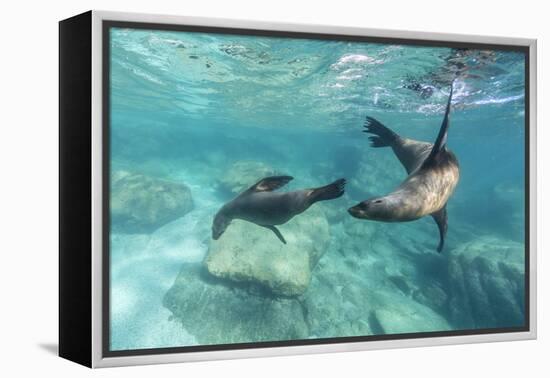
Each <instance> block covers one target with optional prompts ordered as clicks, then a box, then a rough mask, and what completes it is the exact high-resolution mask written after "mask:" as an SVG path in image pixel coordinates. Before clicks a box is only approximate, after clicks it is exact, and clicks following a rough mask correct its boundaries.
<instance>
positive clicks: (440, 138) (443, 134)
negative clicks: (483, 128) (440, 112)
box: [422, 80, 454, 166]
mask: <svg viewBox="0 0 550 378" xmlns="http://www.w3.org/2000/svg"><path fill="white" fill-rule="evenodd" d="M453 84H454V80H453V81H452V83H451V91H450V93H449V99H448V100H447V107H446V108H445V116H444V117H443V122H442V123H441V128H440V129H439V134H437V139H436V140H435V143H434V145H433V147H432V151H431V152H430V155H428V157H427V158H426V160H424V163H422V166H430V165H431V164H433V162H434V161H437V156H438V155H439V152H441V151H442V150H443V149H445V146H446V145H447V133H448V132H449V114H450V113H451V100H452V99H453Z"/></svg>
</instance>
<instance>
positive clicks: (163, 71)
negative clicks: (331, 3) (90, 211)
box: [110, 28, 525, 350]
mask: <svg viewBox="0 0 550 378" xmlns="http://www.w3.org/2000/svg"><path fill="white" fill-rule="evenodd" d="M524 68H525V66H524V57H523V54H520V53H517V52H506V51H477V50H456V49H451V48H440V47H420V46H402V45H388V44H375V43H358V42H337V41H322V40H304V39H284V38H266V37H250V36H238V35H220V34H204V33H191V32H165V31H151V30H132V29H118V28H115V29H112V30H111V124H110V126H111V217H112V225H111V236H110V240H111V249H110V266H111V277H110V301H111V304H110V314H111V316H110V317H111V324H110V335H111V345H110V347H111V349H112V350H128V349H142V348H156V347H177V346H190V345H207V344H228V343H242V342H254V341H279V340H295V339H309V338H330V337H343V336H365V335H381V334H399V333H414V332H426V331H453V330H464V329H486V328H507V327H519V326H522V325H523V324H524V320H525V319H524V318H525V314H524V301H525V299H524V277H525V275H524V272H525V269H524V236H525V235H524V222H525V220H524V195H525V193H524V174H525V172H524V164H525V162H524V152H525V151H524V140H525V131H524V122H525V112H524V107H525V98H524V90H525V81H524ZM455 76H458V78H457V79H456V82H455V93H454V96H453V101H452V103H453V109H452V112H451V129H450V132H449V136H448V147H449V148H450V149H451V150H452V151H453V152H454V153H455V154H456V156H457V157H458V160H459V162H460V169H461V171H460V173H461V177H460V182H459V184H458V186H457V188H456V191H455V193H454V195H453V196H452V197H451V199H450V201H449V203H448V205H447V208H448V214H449V231H448V234H447V239H446V245H445V248H444V250H443V252H442V253H441V254H439V253H437V252H436V247H437V243H438V240H439V239H438V238H439V235H438V231H437V227H436V225H435V223H434V222H433V220H432V219H431V217H424V218H422V219H420V220H416V221H413V222H407V223H379V222H374V221H365V220H359V219H355V218H352V217H351V216H349V214H348V213H347V211H346V210H347V209H348V208H349V207H351V206H353V205H355V204H357V203H358V202H360V201H363V200H365V199H368V198H370V197H373V196H379V195H384V194H386V193H389V192H390V191H392V190H393V189H395V187H397V185H399V183H400V182H401V181H403V180H404V179H405V177H406V173H405V171H404V169H403V168H402V166H401V165H400V163H399V161H398V160H397V159H396V157H395V156H394V155H393V153H392V151H391V149H389V148H372V147H370V144H369V142H368V138H367V136H366V135H365V134H363V133H362V132H361V129H362V125H363V122H364V119H365V116H367V115H368V116H372V117H375V118H377V119H379V120H380V121H381V122H383V123H384V124H385V125H386V126H388V127H390V128H391V129H393V130H394V131H395V132H397V133H399V134H400V135H402V136H405V137H408V138H413V139H417V140H422V141H428V142H433V141H434V140H435V137H436V136H437V132H438V131H439V127H440V125H441V121H442V118H443V112H444V108H445V104H446V100H447V96H448V93H449V85H450V82H451V80H452V78H453V77H455ZM275 174H285V175H291V176H293V177H294V180H292V181H291V182H290V183H289V184H288V185H287V186H286V187H284V188H282V189H280V190H281V191H287V190H298V189H303V188H311V187H319V186H323V185H326V184H328V183H330V182H332V181H334V180H336V179H338V178H340V177H345V178H346V179H347V186H346V194H345V195H344V196H343V197H341V198H338V199H335V200H332V201H325V202H319V203H317V204H314V205H313V206H312V207H311V208H310V209H309V210H307V211H306V212H304V213H303V214H300V215H297V216H296V217H295V218H294V219H293V220H292V221H290V222H289V223H287V224H284V225H282V226H279V229H280V231H281V233H282V234H283V235H285V237H286V239H287V241H288V243H287V244H286V245H282V244H281V243H280V241H279V240H278V239H277V238H276V237H274V235H273V234H272V233H271V231H269V230H267V229H265V228H262V227H259V226H256V225H254V224H250V223H246V222H242V221H234V222H233V223H232V224H231V225H230V226H229V228H228V230H227V231H226V233H225V234H224V235H222V237H221V238H220V239H219V240H218V241H213V240H212V238H211V225H212V221H213V217H214V215H215V214H216V212H217V211H218V210H219V208H220V207H221V206H222V205H223V204H224V203H226V202H227V201H229V200H230V199H231V198H233V197H234V196H235V195H237V194H238V193H239V192H240V191H242V190H244V189H246V188H247V187H248V186H250V185H252V184H254V183H255V182H256V181H258V180H259V179H261V178H262V177H264V176H271V175H275Z"/></svg>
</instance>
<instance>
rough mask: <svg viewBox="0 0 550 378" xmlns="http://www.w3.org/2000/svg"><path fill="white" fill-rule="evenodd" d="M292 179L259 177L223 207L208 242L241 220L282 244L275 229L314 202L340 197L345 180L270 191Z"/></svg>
mask: <svg viewBox="0 0 550 378" xmlns="http://www.w3.org/2000/svg"><path fill="white" fill-rule="evenodd" d="M292 179H293V177H291V176H272V177H266V178H263V179H261V180H260V181H258V182H257V183H256V184H254V185H252V186H251V187H250V188H248V189H247V190H245V191H244V192H242V193H241V194H239V195H238V196H237V197H235V198H234V199H233V200H231V201H230V202H228V203H226V204H225V205H223V206H222V208H221V209H220V210H219V211H218V213H217V214H216V216H215V217H214V222H213V223H212V239H214V240H218V239H219V237H220V236H221V235H222V234H223V233H224V231H225V230H226V229H227V227H228V226H229V224H230V223H231V221H232V220H233V219H241V220H245V221H248V222H251V223H255V224H257V225H258V226H262V227H265V228H267V229H270V230H271V231H273V232H274V233H275V235H276V236H277V237H278V238H279V240H280V241H281V242H283V243H284V244H286V240H285V238H284V237H283V235H282V234H281V232H280V231H279V230H278V229H277V227H275V226H277V225H281V224H284V223H286V222H288V221H289V220H290V219H292V218H293V217H294V216H296V215H298V214H301V213H303V212H304V211H306V210H307V209H308V208H309V207H310V206H311V205H313V204H314V203H315V202H318V201H326V200H331V199H335V198H338V197H340V196H342V195H343V194H344V185H345V184H346V180H345V179H339V180H336V181H334V182H333V183H332V184H329V185H327V186H323V187H320V188H314V189H303V190H296V191H293V192H286V193H280V192H274V190H276V189H279V188H281V187H283V186H284V185H286V184H287V183H288V182H289V181H290V180H292Z"/></svg>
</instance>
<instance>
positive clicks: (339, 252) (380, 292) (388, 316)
mask: <svg viewBox="0 0 550 378" xmlns="http://www.w3.org/2000/svg"><path fill="white" fill-rule="evenodd" d="M334 247H336V246H334ZM371 248H372V247H370V248H369V249H368V250H367V251H364V250H362V248H361V250H360V251H355V252H353V251H351V250H352V249H353V247H352V245H351V244H346V245H343V246H341V247H340V246H337V248H333V246H331V250H330V251H329V252H328V253H327V254H326V255H325V256H323V258H322V259H321V261H320V262H319V264H318V265H317V268H316V269H315V272H314V275H313V279H312V282H311V285H310V286H309V288H308V290H307V292H306V293H305V294H304V296H303V298H304V299H303V301H304V306H305V308H306V309H307V312H306V313H307V321H308V324H309V326H310V332H311V333H312V334H313V335H315V336H316V337H342V336H361V335H380V334H393V333H408V332H424V331H442V330H449V329H451V325H450V324H449V323H448V322H447V321H446V320H445V319H444V317H442V316H441V315H440V314H438V313H437V312H435V311H434V310H433V309H431V308H430V307H429V306H427V305H424V304H422V303H419V302H418V301H416V300H415V299H414V298H413V296H412V295H411V294H412V290H413V287H414V284H413V283H412V282H410V277H409V276H408V275H404V274H399V275H398V274H396V272H394V271H393V268H392V267H391V264H390V260H391V258H393V257H394V256H391V257H390V258H388V257H387V255H388V254H391V250H385V251H383V253H380V254H378V253H377V252H376V251H374V252H373V249H371ZM381 252H382V251H381Z"/></svg>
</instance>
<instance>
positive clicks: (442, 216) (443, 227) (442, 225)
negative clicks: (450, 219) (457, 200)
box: [432, 205, 447, 253]
mask: <svg viewBox="0 0 550 378" xmlns="http://www.w3.org/2000/svg"><path fill="white" fill-rule="evenodd" d="M432 217H433V219H434V221H435V223H437V227H438V228H439V245H438V246H437V252H439V253H441V251H442V250H443V244H445V235H447V205H445V206H443V208H442V209H441V210H439V211H436V212H435V213H433V214H432Z"/></svg>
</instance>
